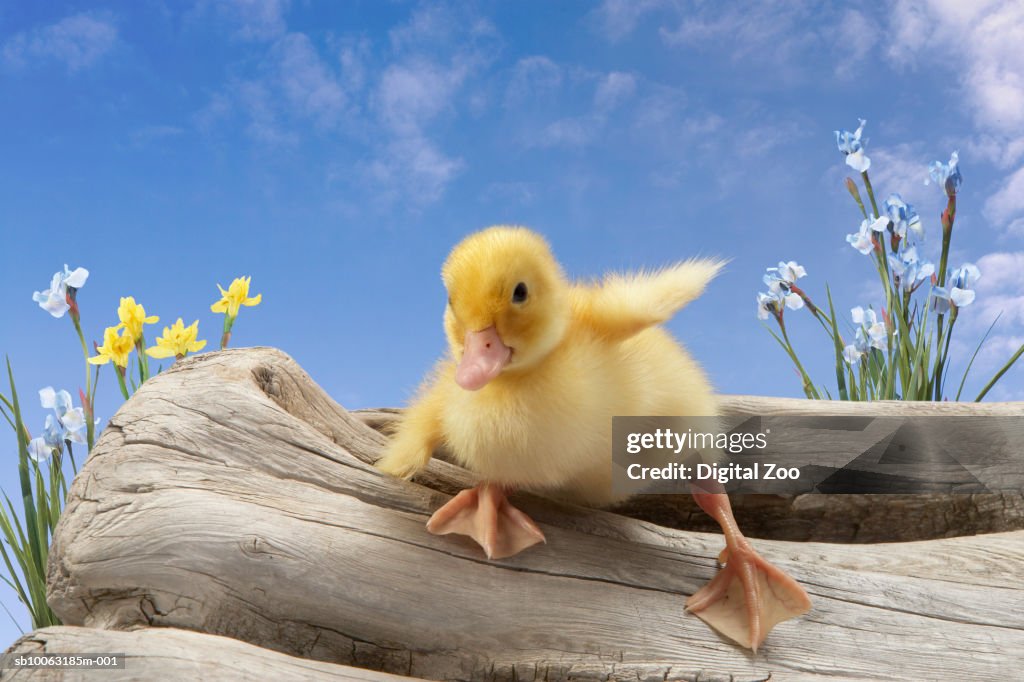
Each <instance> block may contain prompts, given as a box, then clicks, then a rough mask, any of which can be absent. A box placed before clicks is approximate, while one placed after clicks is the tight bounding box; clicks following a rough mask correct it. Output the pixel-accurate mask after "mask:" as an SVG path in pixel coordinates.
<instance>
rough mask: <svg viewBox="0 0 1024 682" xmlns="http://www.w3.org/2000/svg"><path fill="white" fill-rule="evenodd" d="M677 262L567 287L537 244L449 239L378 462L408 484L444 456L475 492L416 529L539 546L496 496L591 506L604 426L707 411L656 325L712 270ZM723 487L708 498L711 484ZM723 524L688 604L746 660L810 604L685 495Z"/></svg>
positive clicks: (597, 501) (698, 381) (691, 374)
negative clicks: (421, 356) (436, 298)
mask: <svg viewBox="0 0 1024 682" xmlns="http://www.w3.org/2000/svg"><path fill="white" fill-rule="evenodd" d="M723 264H724V263H723V262H722V261H718V260H689V261H685V262H682V263H678V264H676V265H674V266H671V267H667V268H665V269H662V270H658V271H652V272H641V273H637V274H632V275H618V274H616V275H610V276H607V277H606V278H605V279H604V280H603V281H602V282H600V283H594V284H583V283H577V284H573V283H570V282H569V280H568V279H567V278H566V276H565V274H564V273H563V271H562V268H561V267H560V266H559V264H558V262H557V261H556V260H555V258H554V256H553V255H552V253H551V250H550V248H549V246H548V244H547V242H546V241H545V240H544V239H543V238H542V237H541V236H540V235H538V234H536V233H534V232H532V231H530V230H528V229H526V228H522V227H509V226H495V227H491V228H488V229H486V230H483V231H481V232H477V233H475V234H472V235H470V236H469V237H467V238H466V239H464V240H463V241H462V242H461V243H459V244H458V245H457V246H456V247H455V248H454V249H453V250H452V252H451V254H450V255H449V256H448V259H447V260H446V261H445V263H444V266H443V268H442V279H443V281H444V284H445V287H446V288H447V290H448V305H447V307H446V309H445V313H444V330H445V335H446V337H447V340H448V344H449V347H450V351H451V352H450V356H449V357H447V358H445V359H442V360H441V361H440V362H439V363H438V364H437V366H436V367H435V369H434V372H433V374H432V376H431V377H429V378H428V380H427V381H426V382H425V384H424V386H423V387H422V388H421V390H420V393H419V395H418V396H417V397H416V398H415V399H414V400H413V401H412V402H411V404H410V405H409V407H408V409H407V410H406V412H405V413H404V415H403V418H402V419H401V421H400V423H399V426H398V429H397V431H396V432H395V434H394V435H393V437H392V438H391V440H390V442H389V445H388V447H387V448H386V450H385V453H384V455H383V456H382V457H381V459H380V460H379V461H378V462H377V466H378V468H379V469H380V470H382V471H384V472H386V473H389V474H392V475H394V476H399V477H403V478H409V477H411V476H413V475H414V474H415V473H416V472H417V471H419V470H420V469H422V468H423V467H424V466H426V464H427V462H428V461H429V460H430V458H431V456H432V455H433V453H434V451H435V450H436V449H437V448H439V447H442V446H443V447H444V448H445V449H446V450H447V451H448V452H449V453H450V454H451V456H452V457H453V458H454V460H455V461H456V462H458V463H459V464H461V465H462V466H464V467H465V468H467V469H469V470H471V471H473V472H475V473H476V474H477V475H478V476H479V479H480V481H481V483H480V484H479V485H477V486H476V487H475V488H472V489H469V490H464V491H462V492H461V493H459V494H458V495H456V496H455V497H453V498H452V499H451V500H450V501H449V502H448V503H447V504H445V505H444V506H442V507H441V508H440V509H438V510H437V512H435V513H434V515H433V516H432V517H431V518H430V520H429V521H428V522H427V530H428V531H429V532H431V533H434V534H439V535H442V534H447V533H459V534H463V535H468V536H470V537H472V538H473V539H474V540H475V541H476V542H477V543H478V544H479V545H480V546H481V547H482V548H483V550H484V552H485V553H486V555H487V557H488V558H489V559H499V558H505V557H509V556H512V555H515V554H517V553H519V552H520V551H522V550H524V549H526V548H528V547H530V546H532V545H535V544H538V543H542V542H545V537H544V533H543V532H542V531H541V529H540V528H539V527H538V526H537V524H536V523H534V522H533V520H532V519H530V518H529V516H527V515H526V514H525V513H524V512H522V511H521V510H519V509H517V508H516V507H514V506H513V505H512V504H511V503H510V502H509V500H508V494H509V493H510V492H511V491H513V490H516V489H527V490H531V491H534V492H537V493H539V494H542V495H548V496H551V497H556V498H559V499H562V500H567V501H570V502H573V503H577V504H582V505H587V506H594V507H600V506H605V505H608V504H611V503H613V502H616V501H618V499H617V498H616V496H615V495H613V493H612V485H611V469H612V467H611V466H610V461H609V458H610V454H611V447H612V445H611V443H612V417H613V416H617V415H635V416H643V415H666V416H671V415H714V414H717V401H716V399H715V395H714V392H713V391H712V389H711V384H710V382H709V381H708V379H707V377H706V376H705V374H704V372H703V371H702V369H701V368H700V367H699V366H698V365H697V363H696V362H695V361H694V360H693V359H692V358H691V357H690V356H689V354H688V353H687V352H686V351H685V350H684V349H683V348H682V347H681V346H680V345H679V344H678V343H677V342H676V341H675V340H674V339H673V338H672V337H671V336H670V335H669V334H668V332H666V331H665V329H663V328H662V327H661V326H659V325H661V324H662V323H664V322H666V321H667V320H669V319H670V318H671V317H672V316H673V315H674V314H675V313H676V312H677V311H678V310H679V309H680V308H682V307H683V306H684V305H686V304H687V303H689V302H690V301H691V300H693V299H694V298H696V297H697V296H698V295H700V293H701V292H702V291H703V289H704V287H705V286H706V284H707V283H708V282H709V281H710V280H711V279H712V278H713V277H714V276H715V275H716V274H717V273H718V271H719V270H720V269H721V267H722V266H723ZM719 491H720V489H719ZM693 494H694V497H695V499H696V500H697V502H698V504H699V505H700V506H701V508H702V509H704V510H705V511H706V512H707V513H708V514H709V515H711V516H712V517H713V518H714V519H715V520H716V521H717V522H718V524H719V525H720V526H721V527H722V530H723V533H724V535H725V541H726V548H725V549H724V550H723V551H722V554H721V555H720V556H719V561H720V562H721V563H724V564H725V565H724V567H723V568H722V569H720V571H719V573H718V574H717V575H716V576H715V577H714V578H713V579H712V580H711V581H710V582H709V583H708V584H707V585H706V586H704V587H703V588H702V589H701V590H699V591H698V592H697V593H696V594H694V595H693V596H691V597H690V598H689V599H688V600H687V608H688V609H689V610H690V611H691V612H693V613H695V614H697V615H698V616H699V617H700V618H702V619H703V620H705V622H707V623H708V624H709V625H711V626H712V627H714V628H716V629H718V630H719V631H720V632H722V633H723V634H724V635H726V636H728V637H730V638H731V639H733V640H734V641H736V642H738V643H740V644H741V645H744V646H747V647H750V648H752V649H754V650H755V651H756V650H757V647H758V646H759V645H760V644H761V643H762V642H763V641H764V638H765V637H766V636H767V634H768V631H769V630H770V629H771V628H772V627H773V626H774V625H775V624H776V623H778V622H780V621H782V620H785V619H787V618H791V617H793V616H796V615H799V614H801V613H804V612H806V611H807V610H808V609H809V608H810V600H809V599H808V597H807V594H806V593H805V592H804V590H803V589H802V588H801V587H800V586H799V585H798V584H797V583H796V581H794V580H793V579H792V578H790V577H789V576H787V575H786V574H785V573H783V572H782V571H780V570H779V569H778V568H776V567H774V566H772V565H771V564H769V563H768V562H767V561H765V560H764V559H763V558H761V557H760V556H759V555H758V554H757V552H756V551H755V550H754V549H753V547H752V546H751V544H750V543H749V542H748V541H747V539H746V538H745V537H744V536H743V534H742V533H741V532H740V530H739V528H738V526H737V525H736V521H735V519H734V517H733V514H732V509H731V507H730V505H729V498H728V496H726V495H725V494H724V493H721V492H718V493H716V492H713V491H712V492H709V491H706V490H698V489H696V488H695V489H694V491H693Z"/></svg>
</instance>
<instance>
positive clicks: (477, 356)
mask: <svg viewBox="0 0 1024 682" xmlns="http://www.w3.org/2000/svg"><path fill="white" fill-rule="evenodd" d="M511 358H512V349H511V348H509V347H508V346H506V345H505V344H504V343H502V342H501V337H500V336H498V330H497V329H495V328H494V327H488V328H487V329H484V330H482V331H478V332H469V333H467V334H466V344H465V347H464V349H463V351H462V360H461V361H459V366H458V367H457V368H456V369H455V383H457V384H458V385H459V386H461V387H462V388H464V389H466V390H467V391H477V390H479V389H481V388H483V387H484V386H485V385H486V384H487V382H488V381H490V380H491V379H493V378H494V377H496V376H498V374H500V373H501V370H502V369H504V367H505V365H507V364H508V361H509V360H510V359H511Z"/></svg>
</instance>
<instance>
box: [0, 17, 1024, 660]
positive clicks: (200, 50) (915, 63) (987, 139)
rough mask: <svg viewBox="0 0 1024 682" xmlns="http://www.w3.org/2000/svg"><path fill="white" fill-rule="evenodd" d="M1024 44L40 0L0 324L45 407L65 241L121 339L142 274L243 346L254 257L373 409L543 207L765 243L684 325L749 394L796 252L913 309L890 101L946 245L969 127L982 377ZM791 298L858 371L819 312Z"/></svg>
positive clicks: (794, 329)
mask: <svg viewBox="0 0 1024 682" xmlns="http://www.w3.org/2000/svg"><path fill="white" fill-rule="evenodd" d="M811 5H814V6H816V7H814V8H811V7H810V6H811ZM1022 40H1024V6H1022V5H1021V3H1019V2H1000V1H994V0H989V1H985V0H982V1H979V2H974V3H963V2H958V1H956V0H928V1H923V0H922V1H908V0H895V1H893V2H860V3H850V4H848V5H843V4H841V3H799V2H781V1H778V0H769V1H767V2H760V3H749V4H748V5H747V6H744V7H742V8H741V7H740V6H739V5H733V4H726V3H711V2H685V1H683V0H636V1H634V2H628V1H626V0H607V1H605V2H603V3H599V2H595V3H593V4H588V3H561V4H557V5H553V4H551V3H543V2H522V3H497V2H478V3H457V4H437V3H430V4H418V3H414V2H370V1H366V2H354V1H353V2H344V3H338V2H312V1H306V2H299V1H296V2H288V1H287V0H276V1H268V2H250V1H243V0H224V1H222V2H212V1H206V0H199V1H198V2H195V3H189V2H173V3H172V2H167V3H164V2H159V1H156V0H152V1H144V2H109V3H94V2H89V3H86V2H62V3H7V4H5V6H4V7H3V8H0V83H2V92H3V97H2V104H0V149H2V150H3V151H2V153H0V235H2V241H0V320H2V323H0V351H2V352H3V353H5V354H8V355H9V356H10V357H11V361H12V363H13V366H14V368H15V372H16V375H17V379H18V383H19V387H20V389H21V392H22V395H23V400H24V401H25V402H27V403H32V409H30V410H28V413H29V418H30V427H31V426H32V425H33V424H35V423H38V426H37V428H41V426H42V419H43V410H42V409H41V408H36V406H35V404H34V403H35V401H34V393H35V391H36V390H38V389H39V388H41V387H43V386H46V385H53V386H55V387H57V388H61V387H66V388H68V389H72V391H73V392H74V389H76V388H77V387H78V386H79V385H80V383H81V381H82V379H81V374H82V368H81V362H82V360H81V356H80V354H79V350H78V346H77V340H76V339H75V337H74V334H73V330H72V327H71V324H70V322H69V321H68V320H67V319H61V320H55V319H53V318H51V317H50V316H49V315H48V314H46V313H45V312H43V311H42V310H40V309H39V308H38V306H36V304H35V303H33V302H32V300H31V295H32V292H33V291H37V290H42V289H44V288H46V287H47V286H48V284H49V279H50V276H51V275H52V273H53V272H55V271H56V270H58V269H60V268H61V267H62V265H63V264H64V263H67V264H69V265H70V266H71V267H72V268H75V267H78V266H84V267H86V268H88V269H89V270H90V272H91V275H90V278H89V281H88V283H87V284H86V286H85V287H84V288H83V289H82V291H81V292H80V294H79V303H80V306H81V309H82V318H83V324H84V327H85V330H86V333H87V334H88V335H89V336H90V337H91V338H95V339H97V340H99V339H100V338H101V336H102V332H103V328H104V327H105V326H108V325H111V324H114V323H115V322H116V315H115V310H116V307H117V302H118V297H119V296H127V295H132V296H134V297H135V298H136V299H137V300H138V301H139V302H141V303H143V304H144V305H145V306H146V308H147V310H148V311H149V312H150V313H151V314H156V315H159V316H160V317H161V324H160V325H159V326H160V327H162V326H163V324H164V323H167V324H170V323H171V322H173V321H174V320H175V319H176V318H177V317H179V316H181V317H184V318H185V322H186V323H189V322H191V321H192V320H194V319H198V320H199V321H200V324H199V327H200V336H201V337H202V338H206V339H208V340H209V341H210V345H211V346H214V345H215V344H216V343H217V339H218V336H219V323H220V319H219V318H218V316H216V315H214V314H213V313H211V312H210V310H209V306H210V304H211V303H212V302H213V301H214V300H215V299H216V298H217V290H216V286H215V285H216V284H217V283H220V284H222V285H224V286H227V284H228V283H229V282H230V280H231V279H232V278H233V277H236V276H239V275H243V274H244V275H251V276H252V284H253V291H254V292H256V293H261V294H262V295H263V303H262V304H261V305H260V306H259V307H256V308H249V309H244V310H243V312H242V314H241V316H240V318H239V321H238V323H237V325H236V328H235V335H234V339H233V345H271V346H276V347H279V348H281V349H283V350H285V351H286V352H288V353H289V354H291V355H292V356H293V357H294V358H295V359H296V360H298V362H299V363H300V364H302V365H303V366H304V367H305V368H306V370H307V371H309V373H310V374H311V375H312V376H313V378H314V379H315V380H316V381H317V382H319V383H320V385H321V386H323V387H324V389H325V390H326V391H327V392H328V393H330V394H331V395H332V396H334V397H335V398H336V399H337V400H338V401H339V402H341V403H342V404H344V405H346V406H349V407H365V406H373V405H398V404H402V403H403V402H404V401H405V400H406V399H407V398H408V397H409V395H410V393H411V392H412V391H413V390H414V389H415V387H416V385H417V384H418V382H419V381H420V379H421V377H422V376H423V374H424V372H425V371H426V370H427V369H428V368H429V367H430V365H431V363H432V362H433V360H434V359H435V358H436V357H437V356H438V355H439V354H440V353H441V352H442V351H443V347H444V346H443V343H444V342H443V334H442V329H441V313H442V310H443V307H444V302H445V295H444V291H443V288H442V286H441V282H440V278H439V269H440V265H441V263H442V261H443V260H444V257H445V255H446V254H447V252H448V250H449V249H450V248H451V246H452V245H453V244H454V243H455V242H457V241H458V240H459V239H460V238H461V237H462V236H464V235H466V234H468V233H469V232H472V231H474V230H477V229H480V228H482V227H485V226H488V225H491V224H495V223H517V224H524V225H527V226H530V227H532V228H534V229H537V230H539V231H541V232H543V233H544V234H545V235H546V236H547V237H548V238H549V240H550V241H551V243H552V246H553V248H554V250H555V253H556V255H557V256H558V257H559V259H560V260H561V261H562V263H563V264H564V266H565V267H566V270H567V271H568V272H569V273H570V274H571V275H573V276H577V277H593V276H597V275H599V274H600V273H602V272H605V271H607V270H623V269H631V268H640V267H645V266H648V267H649V266H655V265H660V264H664V263H667V262H670V261H673V260H678V259H682V258H686V257H690V256H693V255H718V256H724V257H728V258H731V259H732V261H731V263H730V265H729V266H728V269H727V271H726V272H725V274H723V275H722V276H721V277H720V278H719V279H718V280H717V281H716V282H715V283H714V284H713V285H712V286H711V287H710V289H709V290H708V292H707V294H706V295H705V296H704V297H703V298H702V299H701V300H699V301H698V302H696V303H694V304H693V305H692V306H691V307H690V308H688V309H687V310H685V311H684V312H683V313H681V314H680V315H679V316H678V317H677V318H676V319H675V320H673V321H672V323H671V324H670V328H671V330H672V331H673V332H674V333H675V334H676V335H677V336H678V337H679V338H680V339H681V340H683V342H684V343H685V344H686V345H687V346H688V347H689V348H690V349H691V351H692V352H693V354H694V355H695V356H696V357H697V358H698V359H699V360H700V361H701V362H702V363H703V364H704V366H705V367H706V368H707V369H708V371H709V373H710V375H711V377H712V379H713V381H714V383H715V385H716V386H717V387H718V389H719V390H720V391H722V392H728V393H757V394H765V395H782V396H799V395H802V394H801V392H800V387H799V382H798V381H797V378H796V376H795V375H794V373H793V371H792V369H791V368H790V366H789V365H788V363H787V361H786V358H785V357H784V355H783V354H782V352H781V351H780V350H779V349H778V347H777V346H775V342H774V341H773V340H772V339H771V337H770V336H769V335H768V334H767V332H765V331H764V329H762V328H761V326H760V324H759V322H758V320H757V319H756V316H755V305H754V298H755V294H756V292H757V291H759V290H761V289H763V285H762V283H761V275H762V274H763V272H764V268H766V267H768V266H772V265H775V264H777V263H778V262H779V261H780V260H790V259H794V260H797V261H799V262H800V263H801V264H802V265H804V266H805V267H806V269H807V272H808V276H807V278H806V279H804V280H801V282H800V283H801V284H802V285H804V288H805V289H806V290H807V291H808V293H809V294H810V295H811V296H812V297H814V298H815V299H817V300H821V299H823V297H824V291H825V285H826V283H828V284H829V285H830V286H831V288H832V291H833V292H834V296H835V299H836V304H837V307H838V309H839V310H840V312H841V314H842V315H843V316H847V315H848V313H847V312H846V311H848V309H849V308H851V307H853V306H855V305H862V306H867V305H869V304H873V305H875V306H876V307H877V306H878V305H879V304H880V303H881V298H880V292H879V289H878V287H877V286H875V280H874V277H875V276H874V271H873V269H872V267H871V265H870V262H869V261H868V259H867V257H864V256H861V255H860V254H859V253H857V252H856V251H855V250H853V249H852V248H851V247H850V246H849V245H848V244H847V243H846V241H845V235H846V234H848V233H851V232H854V231H855V230H856V229H857V227H858V226H859V223H860V216H859V213H858V210H857V208H856V207H855V205H854V204H853V202H852V201H851V200H850V198H849V196H848V195H847V194H846V191H845V189H844V187H843V178H844V177H845V176H846V175H848V174H851V173H850V172H849V170H848V169H847V168H846V166H845V164H844V163H843V157H842V155H841V154H840V153H839V151H838V150H837V148H836V145H835V140H834V136H833V130H835V129H837V128H846V129H850V130H852V129H853V128H855V127H856V125H857V119H858V118H859V117H861V118H865V119H867V121H868V124H867V127H866V129H865V137H866V138H867V140H868V143H867V150H868V155H869V156H870V158H871V159H872V168H871V174H872V180H873V184H874V185H875V188H876V190H877V192H878V194H880V195H881V196H880V197H879V198H880V199H881V198H883V197H884V196H887V195H888V194H889V193H890V192H899V193H901V194H902V196H903V198H904V199H906V200H907V201H909V202H910V203H912V204H913V205H914V206H915V207H916V208H917V209H918V211H919V212H920V214H921V217H922V221H923V223H924V225H925V229H926V231H927V234H928V238H927V240H926V242H925V244H924V246H923V251H924V255H926V256H928V257H930V258H932V259H935V260H937V256H938V248H939V244H940V241H939V234H938V230H939V221H938V215H939V212H940V211H941V208H942V205H943V199H944V198H943V197H942V195H941V194H940V192H939V190H938V189H937V188H936V187H935V186H934V185H931V186H925V185H924V183H923V181H924V178H925V177H926V176H927V170H926V169H927V166H928V164H929V163H931V162H932V161H935V160H942V161H945V160H947V159H948V158H949V154H950V152H951V151H953V150H959V152H960V159H961V167H962V170H963V175H964V185H963V189H962V191H961V193H960V206H959V213H958V217H957V224H956V231H955V234H954V242H953V251H952V254H951V257H950V265H951V266H952V267H955V266H958V265H960V264H961V263H963V262H966V261H971V262H974V263H976V264H978V266H979V267H980V269H981V271H982V279H981V281H980V282H979V284H978V300H977V301H976V303H975V304H973V305H971V306H970V307H967V308H964V309H963V313H962V315H961V320H960V323H959V327H958V333H959V337H958V339H957V340H956V341H955V342H954V346H953V353H954V355H955V356H957V357H958V358H962V357H963V356H964V355H965V354H966V353H967V352H968V351H969V349H971V348H973V345H974V344H975V343H976V342H977V340H978V339H979V338H980V336H981V334H982V333H983V331H984V329H985V328H986V327H987V324H988V323H989V322H990V321H991V320H992V319H993V318H994V316H995V315H996V314H998V313H999V312H1000V311H1001V312H1002V313H1003V319H1002V321H1001V323H1000V325H999V326H998V327H997V329H996V331H995V332H994V338H992V339H991V341H990V343H989V344H988V345H987V347H986V349H985V350H984V351H983V353H982V354H981V356H980V357H979V360H978V362H977V363H976V368H977V369H978V372H977V373H976V375H975V379H974V380H973V381H972V382H970V383H969V384H968V386H969V387H974V388H977V387H979V386H980V385H981V384H983V383H984V380H986V379H987V377H988V375H990V374H991V373H992V372H993V371H995V369H997V368H998V367H999V366H1000V365H1001V364H1002V360H1003V359H1005V358H1006V357H1007V356H1008V355H1009V354H1010V353H1011V352H1012V350H1013V349H1015V348H1016V347H1017V346H1019V345H1020V344H1021V343H1022V342H1024V51H1022V50H1020V48H1019V46H1020V44H1021V41H1022ZM787 321H788V327H789V329H790V330H791V334H792V336H793V340H794V343H795V345H796V346H797V348H798V350H799V351H800V352H801V356H802V357H803V358H804V360H805V361H806V364H807V365H808V367H809V369H810V371H811V373H812V374H813V375H814V377H815V378H816V379H817V380H818V381H819V382H822V383H828V382H829V377H830V376H832V375H831V365H830V363H831V349H830V348H828V347H827V346H826V345H823V344H822V343H821V335H820V332H819V331H816V330H815V328H814V322H813V320H812V319H811V318H810V316H808V315H807V314H806V313H805V312H804V311H791V312H789V313H787ZM150 336H151V337H152V334H150ZM959 366H962V364H961V365H959ZM956 367H957V365H956V364H955V365H954V371H956ZM1022 380H1024V370H1022V369H1021V368H1020V367H1018V368H1016V369H1014V370H1013V371H1012V372H1011V373H1009V374H1007V375H1006V377H1004V379H1003V384H1002V386H1001V387H1000V388H997V389H996V390H995V391H994V392H993V393H992V394H991V397H992V398H993V399H1024V381H1022ZM114 388H115V382H114V381H113V379H112V375H110V374H109V373H108V374H106V375H105V376H104V377H103V378H102V379H101V395H100V399H99V406H98V411H99V414H100V415H101V416H109V415H110V414H111V413H112V412H113V411H114V410H115V409H116V407H117V404H118V402H117V400H116V396H115V393H116V391H115V390H114ZM972 395H973V394H972ZM33 420H34V421H33ZM7 442H8V445H9V447H8V448H7V450H8V451H9V452H8V455H9V457H8V460H9V462H8V465H7V466H2V467H0V484H2V485H3V486H4V488H5V489H13V486H14V485H15V482H14V481H15V479H14V472H15V464H14V456H13V439H8V441H7ZM0 597H2V598H3V599H4V601H5V603H7V604H9V605H11V608H12V610H13V609H14V606H15V605H14V600H13V598H12V597H10V596H9V595H7V594H6V593H2V594H0ZM5 628H7V629H5ZM15 635H16V630H15V629H14V628H13V626H10V624H9V623H6V622H5V623H0V640H3V641H4V642H7V641H11V640H13V639H14V637H15Z"/></svg>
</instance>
